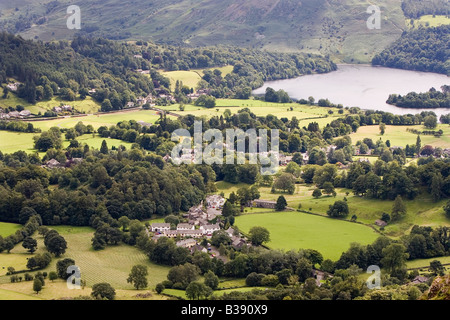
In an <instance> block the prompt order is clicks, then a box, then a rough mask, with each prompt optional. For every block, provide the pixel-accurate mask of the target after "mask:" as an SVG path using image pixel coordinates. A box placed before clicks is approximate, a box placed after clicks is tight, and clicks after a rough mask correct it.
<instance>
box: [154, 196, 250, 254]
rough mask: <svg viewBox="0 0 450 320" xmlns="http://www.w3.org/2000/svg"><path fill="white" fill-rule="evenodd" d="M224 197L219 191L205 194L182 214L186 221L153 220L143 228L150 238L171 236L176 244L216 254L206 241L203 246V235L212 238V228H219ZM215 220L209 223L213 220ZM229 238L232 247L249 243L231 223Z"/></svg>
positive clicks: (214, 249) (217, 229)
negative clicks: (157, 221) (174, 223)
mask: <svg viewBox="0 0 450 320" xmlns="http://www.w3.org/2000/svg"><path fill="white" fill-rule="evenodd" d="M224 203H225V198H224V197H222V196H220V195H208V196H207V197H206V200H205V203H203V201H202V202H201V203H200V204H199V205H198V206H194V207H192V208H190V209H189V212H188V213H185V214H183V215H182V217H183V218H184V220H185V221H186V222H180V223H178V224H177V225H176V226H173V225H171V224H170V223H152V224H151V225H149V226H148V229H147V230H146V232H147V235H148V236H149V237H151V238H152V240H153V241H158V239H160V238H161V237H167V238H173V239H175V240H176V245H177V246H178V247H183V248H187V249H189V250H190V252H191V253H192V254H193V253H194V252H196V251H201V252H207V253H210V255H211V257H215V256H218V251H217V249H216V248H213V247H212V246H211V245H210V244H209V243H208V244H207V245H206V246H204V245H203V244H204V242H203V240H204V239H211V238H212V236H213V233H214V232H217V231H219V230H225V229H222V227H221V224H220V220H221V217H222V209H223V205H224ZM213 221H214V222H215V223H212V222H213ZM225 232H226V234H227V235H228V236H229V237H230V239H231V245H232V246H233V247H234V248H235V249H241V248H242V247H244V246H249V245H250V244H249V243H248V242H247V240H246V239H245V237H244V236H243V235H242V234H240V233H239V232H237V231H236V230H235V229H233V228H232V227H229V228H228V229H226V230H225Z"/></svg>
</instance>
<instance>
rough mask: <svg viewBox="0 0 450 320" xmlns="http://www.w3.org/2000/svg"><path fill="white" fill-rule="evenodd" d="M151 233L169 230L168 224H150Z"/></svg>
mask: <svg viewBox="0 0 450 320" xmlns="http://www.w3.org/2000/svg"><path fill="white" fill-rule="evenodd" d="M151 228H152V232H165V231H169V230H170V223H152V225H151Z"/></svg>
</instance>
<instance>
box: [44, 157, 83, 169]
mask: <svg viewBox="0 0 450 320" xmlns="http://www.w3.org/2000/svg"><path fill="white" fill-rule="evenodd" d="M81 162H83V158H72V159H68V160H66V162H65V163H61V162H59V161H58V160H56V159H50V160H48V161H47V162H46V163H45V164H43V165H41V167H42V168H47V169H57V168H67V167H70V166H71V165H76V164H80V163H81Z"/></svg>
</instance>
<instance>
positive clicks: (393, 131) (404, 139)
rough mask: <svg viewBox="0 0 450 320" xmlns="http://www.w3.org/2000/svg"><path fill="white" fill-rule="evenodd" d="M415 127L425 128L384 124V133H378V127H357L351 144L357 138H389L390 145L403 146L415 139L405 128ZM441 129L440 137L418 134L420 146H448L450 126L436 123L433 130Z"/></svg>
mask: <svg viewBox="0 0 450 320" xmlns="http://www.w3.org/2000/svg"><path fill="white" fill-rule="evenodd" d="M408 128H411V129H416V130H419V131H423V130H427V129H426V128H425V127H424V126H422V125H415V126H391V125H389V126H386V132H385V133H384V135H381V134H380V129H379V127H378V126H377V125H376V126H363V127H359V128H358V131H357V132H356V133H352V134H351V135H350V137H351V138H352V142H353V144H356V142H357V141H358V140H361V141H362V140H363V139H364V138H370V139H372V140H373V141H374V142H376V141H377V140H379V139H382V140H383V141H386V140H389V141H390V142H391V146H399V147H405V146H406V145H407V144H409V145H415V144H416V140H417V135H416V134H414V133H411V132H408V131H407V130H406V129H408ZM439 129H442V131H444V133H443V135H442V136H441V137H438V138H437V137H435V136H433V135H424V134H422V135H420V140H421V143H422V146H424V145H431V146H433V147H441V148H448V146H449V145H450V126H449V125H448V124H438V126H437V128H436V129H434V130H436V131H437V130H439Z"/></svg>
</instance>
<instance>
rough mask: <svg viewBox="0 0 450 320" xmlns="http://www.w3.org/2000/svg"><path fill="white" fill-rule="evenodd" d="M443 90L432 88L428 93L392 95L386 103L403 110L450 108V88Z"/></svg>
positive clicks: (446, 87) (443, 88)
mask: <svg viewBox="0 0 450 320" xmlns="http://www.w3.org/2000/svg"><path fill="white" fill-rule="evenodd" d="M441 89H442V91H438V90H436V89H435V88H431V89H430V90H429V91H428V92H424V93H417V92H410V93H408V94H406V95H404V96H401V95H398V94H391V95H389V98H388V100H387V101H386V103H389V104H392V105H395V106H397V107H402V108H422V109H423V108H450V90H449V89H450V87H449V86H443V87H442V88H441Z"/></svg>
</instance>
